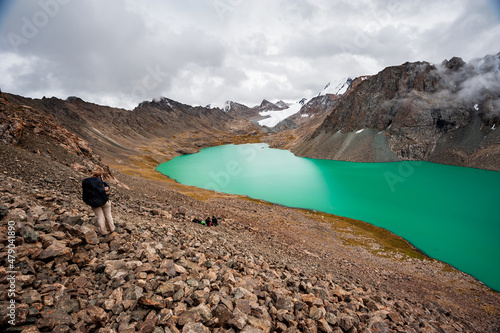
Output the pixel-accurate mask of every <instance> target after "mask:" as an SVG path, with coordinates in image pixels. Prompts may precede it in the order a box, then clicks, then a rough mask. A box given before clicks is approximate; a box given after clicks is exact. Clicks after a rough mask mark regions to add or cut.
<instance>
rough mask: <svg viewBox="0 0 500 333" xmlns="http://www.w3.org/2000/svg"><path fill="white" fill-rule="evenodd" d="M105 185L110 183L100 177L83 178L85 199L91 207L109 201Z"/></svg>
mask: <svg viewBox="0 0 500 333" xmlns="http://www.w3.org/2000/svg"><path fill="white" fill-rule="evenodd" d="M104 186H108V184H106V182H104V181H103V180H102V179H101V178H99V177H90V178H85V179H84V180H82V199H83V201H84V202H85V203H86V204H87V205H89V206H91V207H101V206H104V205H105V204H106V202H108V196H107V195H106V191H105V190H104ZM108 187H109V186H108Z"/></svg>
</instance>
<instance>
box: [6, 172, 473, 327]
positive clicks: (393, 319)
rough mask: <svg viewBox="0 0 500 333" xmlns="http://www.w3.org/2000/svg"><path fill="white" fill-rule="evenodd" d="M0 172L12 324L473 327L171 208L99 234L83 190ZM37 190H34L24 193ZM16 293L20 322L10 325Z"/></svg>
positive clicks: (8, 315)
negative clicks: (276, 258)
mask: <svg viewBox="0 0 500 333" xmlns="http://www.w3.org/2000/svg"><path fill="white" fill-rule="evenodd" d="M0 180H1V184H0V197H1V198H2V202H3V204H1V205H0V218H1V225H2V233H1V234H0V239H1V245H0V252H1V262H0V295H1V298H0V299H1V300H2V301H1V302H0V328H2V330H3V331H5V332H24V333H28V332H100V333H105V332H110V333H111V332H120V333H122V332H123V333H128V332H143V333H167V332H188V333H191V332H192V333H197V332H247V333H248V332H250V333H253V332H337V333H340V332H350V333H356V332H366V333H368V332H470V331H474V330H473V329H472V328H471V327H469V326H468V325H467V324H466V323H463V322H461V321H460V320H459V319H457V318H455V317H454V316H453V314H451V313H449V312H446V311H444V310H443V309H441V308H439V307H431V306H424V305H422V304H419V303H415V302H413V301H408V300H395V299H392V298H390V297H389V296H387V295H384V294H382V293H380V292H377V291H375V290H372V289H370V288H366V287H362V286H359V285H356V284H354V283H352V284H350V283H342V284H341V283H339V282H338V281H335V280H334V279H333V277H332V276H330V275H328V274H324V275H318V274H316V275H310V274H307V273H305V272H303V271H300V270H298V269H296V268H294V267H290V266H287V265H284V264H279V263H275V262H271V263H270V262H268V261H267V260H266V258H264V257H263V256H261V255H259V254H258V253H250V252H245V250H244V249H241V248H239V247H238V246H236V245H235V244H237V242H236V243H234V242H231V239H230V237H228V236H227V234H225V233H222V232H220V228H224V225H225V221H224V220H222V221H221V225H220V226H219V227H216V228H204V227H203V226H198V227H199V228H198V229H196V228H197V227H194V224H193V223H192V222H190V220H188V218H187V217H183V216H182V214H177V212H173V211H171V212H170V213H168V214H166V216H164V217H163V218H149V217H147V216H145V215H144V214H141V212H138V213H136V214H135V215H134V213H133V212H128V214H129V215H130V219H129V220H127V221H125V220H123V221H121V220H120V221H116V225H117V229H116V232H114V233H112V234H110V235H107V236H104V237H103V236H98V235H97V233H96V227H95V223H94V221H93V218H92V217H89V216H88V215H87V214H86V213H84V211H83V210H81V209H75V210H71V209H70V206H71V205H70V204H68V203H70V202H72V200H77V199H78V198H77V197H76V195H74V194H73V195H69V194H68V195H63V194H60V193H59V194H57V193H55V194H54V193H53V194H50V193H46V192H45V194H43V193H44V192H43V191H42V189H36V188H35V189H33V188H32V186H28V184H26V183H23V182H22V181H19V180H16V179H12V178H8V177H6V176H3V175H2V176H1V177H0ZM30 188H31V194H33V195H32V196H27V195H25V194H24V195H23V193H26V192H27V191H30V190H29V189H30ZM64 202H66V203H67V204H66V205H65V204H64ZM11 221H12V222H11ZM228 222H229V221H228ZM9 225H15V245H16V247H15V253H14V256H15V267H16V270H17V271H18V273H17V274H15V283H14V284H15V296H13V297H10V296H9V290H10V289H11V281H12V279H10V277H11V274H10V273H9V271H10V270H11V269H10V268H9V257H8V249H9V247H8V244H9V243H8V239H7V238H8V233H7V230H8V226H9ZM188 225H189V228H187V227H188ZM218 228H219V229H218ZM233 237H237V235H233ZM12 299H14V300H15V304H16V309H15V316H14V317H15V326H11V325H10V324H9V321H10V320H11V319H12V316H11V312H10V310H9V305H10V302H11V300H12Z"/></svg>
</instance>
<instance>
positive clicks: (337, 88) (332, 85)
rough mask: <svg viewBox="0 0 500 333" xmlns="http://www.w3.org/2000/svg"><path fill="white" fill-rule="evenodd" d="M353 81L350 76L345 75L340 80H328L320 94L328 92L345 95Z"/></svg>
mask: <svg viewBox="0 0 500 333" xmlns="http://www.w3.org/2000/svg"><path fill="white" fill-rule="evenodd" d="M352 81H353V80H352V79H351V78H350V77H344V78H342V79H340V80H338V81H334V82H328V84H327V85H326V86H325V87H324V88H323V90H322V91H320V92H319V94H318V96H321V95H327V94H333V95H343V94H344V93H345V92H346V91H347V90H348V89H349V87H350V86H351V83H352Z"/></svg>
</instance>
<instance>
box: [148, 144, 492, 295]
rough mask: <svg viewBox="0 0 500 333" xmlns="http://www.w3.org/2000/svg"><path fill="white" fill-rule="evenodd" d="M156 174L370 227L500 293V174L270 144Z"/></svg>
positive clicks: (206, 154)
mask: <svg viewBox="0 0 500 333" xmlns="http://www.w3.org/2000/svg"><path fill="white" fill-rule="evenodd" d="M157 170H158V171H159V172H161V173H163V174H165V175H167V176H169V177H170V178H173V179H175V180H177V181H179V182H180V183H183V184H187V185H194V186H197V187H202V188H206V189H211V190H216V191H219V192H225V193H232V194H243V195H247V196H249V197H252V198H258V199H263V200H266V201H270V202H274V203H278V204H282V205H286V206H291V207H300V208H308V209H315V210H319V211H323V212H327V213H331V214H336V215H341V216H346V217H351V218H354V219H358V220H362V221H365V222H369V223H371V224H374V225H376V226H379V227H382V228H385V229H388V230H390V231H392V232H393V233H395V234H397V235H400V236H401V237H403V238H405V239H407V240H408V241H409V242H411V243H412V244H413V245H414V246H416V247H417V248H419V249H421V250H422V251H423V252H425V253H426V254H427V255H429V256H431V257H433V258H436V259H439V260H441V261H444V262H447V263H449V264H451V265H453V266H455V267H457V268H458V269H460V270H462V271H464V272H467V273H469V274H471V275H473V276H475V277H476V278H477V279H479V280H480V281H482V282H483V283H484V284H486V285H488V286H489V287H490V288H492V289H495V290H497V291H498V290H500V210H499V207H500V172H494V171H485V170H479V169H471V168H463V167H455V166H448V165H441V164H435V163H428V162H412V161H406V162H393V163H353V162H341V161H331V160H318V159H309V158H300V157H296V156H294V155H293V154H292V153H290V152H289V151H285V150H278V149H270V148H268V146H267V145H266V144H248V145H237V146H235V145H226V146H219V147H212V148H207V149H203V150H201V151H200V152H199V153H197V154H193V155H184V156H179V157H176V158H174V159H172V160H171V161H169V162H167V163H164V164H161V165H160V166H158V168H157Z"/></svg>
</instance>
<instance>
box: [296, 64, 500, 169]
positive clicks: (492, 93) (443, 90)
mask: <svg viewBox="0 0 500 333" xmlns="http://www.w3.org/2000/svg"><path fill="white" fill-rule="evenodd" d="M499 96H500V54H497V55H494V56H486V57H485V58H484V59H477V60H474V61H471V62H470V63H469V64H466V63H465V62H463V61H462V60H461V59H460V58H453V59H451V60H450V61H444V62H443V64H441V65H440V66H435V65H431V64H429V63H427V62H417V63H405V64H403V65H401V66H394V67H388V68H386V69H384V70H383V71H381V72H380V73H378V74H377V75H374V76H372V77H370V78H368V79H366V80H363V81H362V82H359V83H358V84H357V86H356V87H355V88H353V89H350V91H348V92H347V93H346V94H344V95H343V96H342V98H341V99H340V100H339V102H338V103H337V105H336V106H335V107H334V108H333V110H332V111H331V113H330V114H329V115H328V117H327V118H326V119H325V121H324V122H323V123H322V124H321V125H320V126H319V127H317V129H316V130H315V131H314V132H313V133H310V134H309V135H308V136H306V137H305V138H302V139H300V140H299V141H298V142H296V143H295V145H294V146H293V147H292V151H293V152H294V153H296V154H298V155H301V156H307V157H315V158H329V159H339V160H350V161H365V162H382V161H397V160H426V161H432V162H438V163H445V164H454V165H460V166H470V167H478V168H484V169H492V170H500V132H499V131H497V130H496V129H497V128H498V126H499V125H500V99H499Z"/></svg>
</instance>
